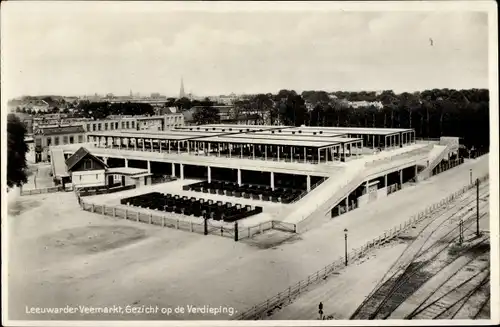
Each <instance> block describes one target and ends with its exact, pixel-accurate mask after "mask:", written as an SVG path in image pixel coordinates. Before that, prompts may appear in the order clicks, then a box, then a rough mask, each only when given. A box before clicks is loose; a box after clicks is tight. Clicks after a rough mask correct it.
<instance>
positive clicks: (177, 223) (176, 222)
mask: <svg viewBox="0 0 500 327" xmlns="http://www.w3.org/2000/svg"><path fill="white" fill-rule="evenodd" d="M175 228H176V229H179V219H177V220H176V221H175Z"/></svg>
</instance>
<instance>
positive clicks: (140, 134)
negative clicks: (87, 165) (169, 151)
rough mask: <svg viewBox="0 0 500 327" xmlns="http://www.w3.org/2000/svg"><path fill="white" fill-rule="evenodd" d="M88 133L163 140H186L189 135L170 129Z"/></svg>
mask: <svg viewBox="0 0 500 327" xmlns="http://www.w3.org/2000/svg"><path fill="white" fill-rule="evenodd" d="M87 135H90V136H109V137H111V136H115V137H117V136H120V137H127V138H134V137H138V138H144V139H162V140H167V139H168V140H185V139H187V138H189V137H187V135H184V134H178V133H176V134H173V133H169V132H168V131H165V132H154V133H147V132H125V131H116V130H115V131H98V132H88V133H87Z"/></svg>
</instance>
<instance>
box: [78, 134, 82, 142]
mask: <svg viewBox="0 0 500 327" xmlns="http://www.w3.org/2000/svg"><path fill="white" fill-rule="evenodd" d="M78 143H83V135H78Z"/></svg>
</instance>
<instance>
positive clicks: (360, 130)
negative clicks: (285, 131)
mask: <svg viewBox="0 0 500 327" xmlns="http://www.w3.org/2000/svg"><path fill="white" fill-rule="evenodd" d="M292 130H295V131H298V130H302V131H318V132H319V131H331V132H338V133H345V134H368V135H391V134H396V133H401V132H411V131H413V129H411V128H367V127H331V126H329V127H317V126H305V127H293V128H292Z"/></svg>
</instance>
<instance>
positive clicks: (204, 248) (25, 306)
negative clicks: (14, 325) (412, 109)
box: [5, 163, 488, 320]
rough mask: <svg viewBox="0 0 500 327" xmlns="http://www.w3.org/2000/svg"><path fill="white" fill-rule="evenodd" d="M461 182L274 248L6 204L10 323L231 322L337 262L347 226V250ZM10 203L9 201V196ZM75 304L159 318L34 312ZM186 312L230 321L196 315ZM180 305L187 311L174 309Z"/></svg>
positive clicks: (417, 192) (40, 204)
mask: <svg viewBox="0 0 500 327" xmlns="http://www.w3.org/2000/svg"><path fill="white" fill-rule="evenodd" d="M477 165H480V166H481V167H482V168H480V169H482V170H483V171H484V170H486V171H487V169H488V167H487V163H486V165H485V164H484V163H482V164H480V163H477ZM465 169H467V170H468V168H463V170H464V171H465ZM478 169H479V168H478ZM450 173H451V172H450ZM466 178H468V175H467V176H466V177H465V178H464V179H466ZM456 184H460V186H461V185H463V184H465V183H463V182H462V181H461V180H459V181H456V174H446V173H444V174H442V175H439V176H437V177H436V178H434V179H433V180H432V181H428V182H425V183H421V184H420V185H419V186H417V187H414V188H410V189H408V190H406V189H405V190H402V191H400V192H397V193H395V194H393V195H391V196H390V197H388V199H391V201H393V204H394V203H397V206H394V205H393V206H390V205H388V203H384V202H383V201H382V202H380V203H374V204H372V205H370V207H366V208H365V209H364V210H363V208H361V209H359V210H354V211H352V212H350V213H349V214H346V215H342V216H340V217H338V218H336V219H334V220H332V221H331V222H329V223H327V224H325V225H324V226H323V227H322V228H319V229H316V230H312V231H310V232H308V233H305V234H303V235H299V236H295V238H290V239H287V238H286V237H284V240H283V242H281V244H279V245H272V246H259V245H258V244H255V243H252V242H234V241H233V240H231V239H228V238H223V237H218V236H211V235H209V236H203V235H199V234H195V233H189V232H183V231H178V230H174V229H169V228H164V229H162V228H161V227H158V226H150V225H147V224H143V223H136V222H132V221H123V220H121V219H117V218H116V219H115V218H112V217H105V216H101V215H97V214H93V213H90V212H84V211H82V210H80V208H79V207H78V204H77V201H76V198H75V196H74V194H73V193H71V192H69V193H52V194H41V195H33V196H24V197H18V198H13V199H10V198H9V213H8V215H7V217H5V218H6V219H7V220H8V221H7V225H6V227H7V235H8V259H9V262H8V274H9V275H8V281H9V284H8V296H9V308H8V314H9V316H8V318H9V319H27V320H45V319H56V320H81V319H86V320H87V319H88V320H124V319H141V320H144V319H156V320H163V319H169V320H172V319H182V320H187V319H190V320H196V319H212V320H215V319H218V320H226V319H230V318H231V316H232V315H231V313H232V314H233V315H234V314H236V312H237V311H241V310H244V309H247V308H249V307H251V306H252V305H255V304H256V303H259V302H261V301H263V300H265V299H266V298H268V297H271V296H273V295H275V294H276V293H278V292H280V291H283V290H284V289H286V288H287V287H288V286H290V285H292V284H294V283H296V282H298V281H299V280H301V279H303V278H304V277H307V275H309V274H311V273H313V272H315V271H317V270H319V269H321V268H322V267H324V266H325V265H327V264H329V263H331V262H332V261H334V260H336V259H337V258H338V257H339V256H341V255H342V254H343V251H344V248H343V232H342V231H343V229H344V227H347V228H349V235H350V236H349V237H350V238H349V247H350V248H354V247H358V246H361V245H362V244H364V243H365V242H366V241H368V240H369V239H372V238H374V237H378V236H379V235H381V234H383V231H384V230H388V229H390V228H392V227H394V225H396V224H399V223H400V222H403V221H405V220H407V219H408V218H409V217H410V216H411V215H412V214H415V213H416V212H418V210H421V209H423V208H425V206H426V205H428V204H431V203H434V202H436V201H438V200H439V199H440V198H441V195H442V194H444V195H447V194H449V193H451V192H453V191H455V190H456V189H457V188H458V187H456ZM433 190H437V192H434V191H433ZM14 195H15V194H14V193H13V192H10V193H9V197H12V196H14ZM79 305H81V306H93V307H96V308H103V307H104V306H108V307H109V306H113V305H116V306H121V307H122V308H123V309H124V310H125V309H126V308H127V306H130V307H128V308H132V307H134V308H137V309H141V308H143V307H142V306H143V305H144V306H150V305H151V306H153V308H155V307H156V306H158V310H157V311H155V310H152V311H153V312H140V313H132V312H128V311H127V312H125V311H124V312H121V313H95V314H92V313H88V314H81V313H80V312H79V311H76V312H74V313H45V314H42V313H38V314H37V313H33V311H30V310H32V309H33V310H35V312H36V308H39V309H40V308H54V307H66V306H75V307H76V306H79ZM190 305H195V306H209V307H210V308H212V309H213V308H217V309H220V310H221V311H224V313H217V312H214V311H212V312H205V313H203V312H197V313H190V312H188V311H187V310H188V309H189V308H188V306H190ZM178 306H179V307H180V308H184V310H185V311H184V312H181V310H180V309H178V310H175V308H177V307H178ZM169 308H170V309H172V311H173V312H169ZM201 309H202V310H205V311H209V310H208V309H207V307H202V308H201ZM27 311H28V312H27ZM144 311H146V310H144ZM176 311H177V312H176Z"/></svg>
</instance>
